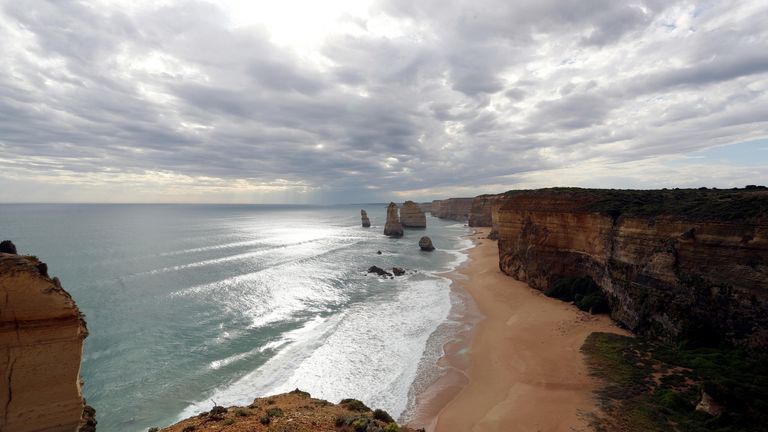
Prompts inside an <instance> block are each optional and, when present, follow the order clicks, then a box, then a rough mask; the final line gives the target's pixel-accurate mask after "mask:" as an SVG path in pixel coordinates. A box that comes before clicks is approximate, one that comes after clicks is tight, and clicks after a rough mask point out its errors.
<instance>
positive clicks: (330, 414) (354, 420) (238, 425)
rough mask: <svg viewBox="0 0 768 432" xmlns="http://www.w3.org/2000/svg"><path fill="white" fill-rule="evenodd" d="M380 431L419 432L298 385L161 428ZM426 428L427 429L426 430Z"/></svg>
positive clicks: (184, 431) (177, 431)
mask: <svg viewBox="0 0 768 432" xmlns="http://www.w3.org/2000/svg"><path fill="white" fill-rule="evenodd" d="M359 430H362V431H378V432H394V431H400V432H416V430H414V429H409V428H406V427H398V426H397V425H396V424H395V423H394V421H393V420H392V418H391V417H389V414H387V413H386V412H385V411H382V410H375V411H372V410H371V409H370V408H368V407H367V406H365V405H364V404H363V403H362V402H360V401H358V400H355V399H344V400H342V401H341V402H339V403H338V404H333V403H330V402H328V401H325V400H322V399H315V398H312V397H311V396H310V395H309V393H307V392H303V391H301V390H299V389H296V390H294V391H292V392H290V393H285V394H280V395H276V396H268V397H263V398H257V399H254V401H253V403H251V404H250V405H248V406H245V407H230V408H224V407H213V408H212V409H211V411H209V412H204V413H201V414H200V415H197V416H195V417H191V418H188V419H186V420H183V421H181V422H179V423H176V424H175V425H173V426H169V427H167V428H164V429H160V432H190V431H230V432H241V431H249V432H257V431H306V432H314V431H318V432H319V431H323V432H325V431H328V432H331V431H337V432H352V431H359ZM422 431H423V430H422Z"/></svg>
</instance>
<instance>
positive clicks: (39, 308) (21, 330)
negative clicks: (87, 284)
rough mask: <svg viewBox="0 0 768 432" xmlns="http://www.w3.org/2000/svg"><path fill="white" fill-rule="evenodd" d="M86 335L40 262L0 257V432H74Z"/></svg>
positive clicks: (80, 407) (79, 413)
mask: <svg viewBox="0 0 768 432" xmlns="http://www.w3.org/2000/svg"><path fill="white" fill-rule="evenodd" d="M6 250H8V249H6ZM87 334H88V331H87V330H86V327H85V321H84V320H83V319H82V316H81V314H80V311H79V310H78V308H77V305H76V304H75V302H74V300H72V297H71V296H70V295H69V294H68V293H67V292H66V291H64V289H62V288H61V285H60V284H59V282H58V279H51V278H50V277H48V274H47V266H46V265H45V264H44V263H42V262H41V261H40V260H38V259H37V258H35V257H30V256H19V255H14V254H10V253H0V371H1V372H2V379H3V380H4V382H3V384H2V385H0V431H12V432H41V431H75V430H78V428H79V427H80V426H81V417H82V416H83V408H84V400H83V396H82V394H81V391H80V360H81V357H82V352H83V339H85V337H86V335H87Z"/></svg>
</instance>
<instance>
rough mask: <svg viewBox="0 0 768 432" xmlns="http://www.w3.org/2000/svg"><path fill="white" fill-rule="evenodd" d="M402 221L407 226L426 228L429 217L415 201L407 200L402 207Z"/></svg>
mask: <svg viewBox="0 0 768 432" xmlns="http://www.w3.org/2000/svg"><path fill="white" fill-rule="evenodd" d="M400 223H401V224H402V225H403V227H405V228H426V227H427V217H426V216H424V212H423V211H421V207H419V205H418V204H416V203H415V202H413V201H406V202H404V203H403V207H402V208H401V209H400Z"/></svg>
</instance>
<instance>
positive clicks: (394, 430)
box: [384, 423, 400, 432]
mask: <svg viewBox="0 0 768 432" xmlns="http://www.w3.org/2000/svg"><path fill="white" fill-rule="evenodd" d="M399 430H400V427H399V426H398V425H397V423H390V424H388V425H387V426H386V427H385V428H384V432H398V431H399Z"/></svg>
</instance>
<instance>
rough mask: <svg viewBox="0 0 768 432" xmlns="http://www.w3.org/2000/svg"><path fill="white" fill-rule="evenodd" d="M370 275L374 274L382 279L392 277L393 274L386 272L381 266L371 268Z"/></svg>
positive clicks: (369, 268) (369, 269)
mask: <svg viewBox="0 0 768 432" xmlns="http://www.w3.org/2000/svg"><path fill="white" fill-rule="evenodd" d="M368 273H373V274H376V275H379V276H381V277H389V276H392V273H390V272H388V271H386V270H384V269H383V268H381V267H379V266H370V267H368Z"/></svg>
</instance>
